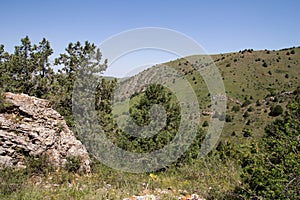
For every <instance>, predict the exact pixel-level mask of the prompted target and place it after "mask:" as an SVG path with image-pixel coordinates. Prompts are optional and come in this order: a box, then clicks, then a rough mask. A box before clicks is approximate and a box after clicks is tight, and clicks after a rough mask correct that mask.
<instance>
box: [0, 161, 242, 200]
mask: <svg viewBox="0 0 300 200" xmlns="http://www.w3.org/2000/svg"><path fill="white" fill-rule="evenodd" d="M236 166H237V165H236V164H235V163H234V162H231V161H226V162H225V163H222V162H220V161H219V160H217V159H215V158H207V159H205V160H197V161H195V162H194V163H192V164H190V165H184V166H182V167H179V168H175V167H171V168H169V169H168V170H166V171H162V172H155V173H143V174H132V173H126V172H120V171H115V170H113V169H110V168H108V167H106V166H104V165H102V164H99V163H98V164H94V166H93V173H92V174H89V175H83V174H82V175H78V174H75V173H71V172H67V171H65V170H62V169H60V170H56V171H51V172H49V173H46V174H43V175H39V176H36V175H32V174H31V175H26V174H25V173H24V171H22V170H20V171H15V170H13V169H10V170H12V171H10V173H12V172H13V173H14V175H15V176H14V177H10V180H11V181H15V182H18V183H19V187H18V188H15V189H14V190H11V191H10V192H9V193H3V186H8V185H10V184H11V181H10V182H2V187H1V195H0V198H1V199H112V200H113V199H123V198H125V197H130V196H132V195H145V194H154V195H157V196H160V197H161V198H163V199H176V197H178V196H181V195H185V194H191V193H194V192H196V193H198V194H200V195H201V196H203V197H205V198H210V197H212V196H213V197H214V198H215V199H216V197H217V198H220V199H222V198H223V197H224V196H225V195H226V192H227V191H228V190H233V189H234V187H235V186H236V185H237V184H238V179H239V173H240V170H239V168H238V167H236ZM5 173H6V175H5ZM16 174H18V176H16ZM4 176H7V171H6V172H5V171H1V174H0V177H1V178H2V180H3V178H4Z"/></svg>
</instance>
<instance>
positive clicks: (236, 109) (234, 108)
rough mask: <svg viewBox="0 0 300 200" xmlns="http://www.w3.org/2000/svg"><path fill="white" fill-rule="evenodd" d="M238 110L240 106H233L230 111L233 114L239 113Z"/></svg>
mask: <svg viewBox="0 0 300 200" xmlns="http://www.w3.org/2000/svg"><path fill="white" fill-rule="evenodd" d="M240 109H241V107H240V106H233V107H232V109H231V110H232V111H233V112H239V111H240Z"/></svg>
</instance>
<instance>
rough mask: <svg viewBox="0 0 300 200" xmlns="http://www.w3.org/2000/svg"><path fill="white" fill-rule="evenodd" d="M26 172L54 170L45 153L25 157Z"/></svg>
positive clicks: (36, 172) (40, 172) (39, 172)
mask: <svg viewBox="0 0 300 200" xmlns="http://www.w3.org/2000/svg"><path fill="white" fill-rule="evenodd" d="M25 165H26V173H27V174H47V173H49V172H51V171H53V170H54V166H53V165H52V164H51V162H50V161H49V157H48V156H46V155H38V156H26V157H25Z"/></svg>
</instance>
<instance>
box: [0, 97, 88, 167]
mask: <svg viewBox="0 0 300 200" xmlns="http://www.w3.org/2000/svg"><path fill="white" fill-rule="evenodd" d="M4 99H5V100H6V101H7V102H8V103H10V106H9V107H7V108H6V110H5V111H2V112H1V113H0V163H1V164H2V165H5V166H17V167H26V166H25V162H24V161H25V160H24V159H25V157H26V156H38V155H47V157H48V158H49V161H50V162H51V163H52V164H53V165H55V166H64V165H65V164H66V162H67V157H74V156H75V157H77V158H78V159H79V160H80V169H81V170H82V171H84V172H90V158H89V155H88V152H87V150H86V148H85V147H84V146H83V144H82V143H81V142H80V141H79V140H77V139H76V138H75V136H74V134H73V133H72V131H71V130H70V129H69V128H68V126H67V125H66V122H65V121H64V119H63V117H62V116H61V115H60V114H59V113H58V112H56V111H55V110H53V109H52V108H51V105H50V102H49V101H47V100H43V99H38V98H36V97H31V96H28V95H25V94H13V93H5V94H4Z"/></svg>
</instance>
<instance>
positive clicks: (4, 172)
mask: <svg viewBox="0 0 300 200" xmlns="http://www.w3.org/2000/svg"><path fill="white" fill-rule="evenodd" d="M26 178H27V176H26V174H25V173H24V171H23V170H20V169H15V168H12V167H6V168H4V169H1V170H0V198H1V196H2V195H10V194H12V193H13V192H17V191H19V190H22V189H23V187H24V185H25V184H24V182H25V180H26ZM1 194H2V195H1Z"/></svg>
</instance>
